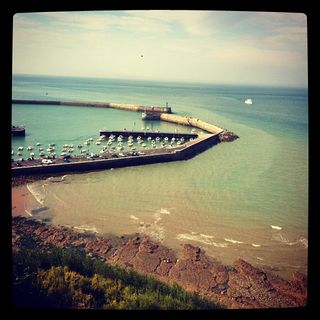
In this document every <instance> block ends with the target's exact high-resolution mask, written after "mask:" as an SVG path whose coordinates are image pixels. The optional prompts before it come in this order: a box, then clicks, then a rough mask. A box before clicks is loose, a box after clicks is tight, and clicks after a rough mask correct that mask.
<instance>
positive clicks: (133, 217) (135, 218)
mask: <svg viewBox="0 0 320 320" xmlns="http://www.w3.org/2000/svg"><path fill="white" fill-rule="evenodd" d="M130 219H133V220H139V218H138V217H136V216H134V215H131V216H130Z"/></svg>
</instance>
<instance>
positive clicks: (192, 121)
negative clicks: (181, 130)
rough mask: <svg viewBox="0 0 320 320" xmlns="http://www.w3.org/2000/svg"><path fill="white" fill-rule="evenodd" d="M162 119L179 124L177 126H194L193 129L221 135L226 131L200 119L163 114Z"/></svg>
mask: <svg viewBox="0 0 320 320" xmlns="http://www.w3.org/2000/svg"><path fill="white" fill-rule="evenodd" d="M160 119H161V120H163V121H168V122H173V123H177V124H182V125H185V126H192V127H196V128H199V129H202V130H205V131H207V132H210V133H213V134H216V133H221V132H223V131H224V130H223V129H221V128H219V127H217V126H215V125H213V124H210V123H207V122H204V121H201V120H199V119H196V118H191V117H183V116H179V115H175V114H165V113H162V114H161V115H160Z"/></svg>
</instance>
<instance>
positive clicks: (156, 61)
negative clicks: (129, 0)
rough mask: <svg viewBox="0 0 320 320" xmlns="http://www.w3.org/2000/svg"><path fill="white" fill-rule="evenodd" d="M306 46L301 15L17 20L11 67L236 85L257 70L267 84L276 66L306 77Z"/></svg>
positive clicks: (102, 14) (125, 14)
mask: <svg viewBox="0 0 320 320" xmlns="http://www.w3.org/2000/svg"><path fill="white" fill-rule="evenodd" d="M306 50H307V49H306V18H305V16H304V15H302V14H286V13H285V14H282V13H262V12H259V13H252V12H220V11H219V12H218V11H186V10H184V11H171V10H166V11H116V12H115V11H99V12H98V11H93V12H59V13H54V12H50V13H26V14H17V15H15V17H14V72H29V73H39V72H40V73H42V74H45V73H47V74H50V73H54V74H63V75H68V74H70V75H83V76H85V75H87V76H95V75H99V76H105V77H130V78H139V77H142V78H143V77H148V78H152V77H153V78H154V79H157V78H161V79H162V80H166V77H167V80H177V78H179V79H178V80H181V79H185V80H188V79H192V80H196V81H209V82H210V81H213V80H214V81H215V82H217V81H218V80H219V79H221V80H223V79H225V78H226V77H227V75H228V77H227V78H228V79H229V81H231V80H230V79H233V82H237V81H239V82H240V83H241V82H242V81H243V79H244V78H246V79H249V78H250V79H254V77H253V75H254V73H255V71H257V72H258V70H260V77H261V79H265V82H268V80H269V81H270V82H272V81H273V79H272V77H271V75H272V74H275V73H277V74H279V70H281V71H282V73H283V76H282V78H283V79H284V78H285V75H288V77H287V78H288V81H291V79H292V73H293V72H296V73H297V74H298V73H300V74H301V78H306V64H307V52H306ZM141 53H143V54H144V59H143V60H142V59H141V58H140V54H141ZM239 70H241V72H240V71H239ZM245 70H247V75H246V77H244V76H243V75H241V73H243V72H245ZM267 70H268V71H267ZM269 70H270V71H269ZM272 70H275V71H274V72H273V71H272ZM298 71H299V72H298ZM248 74H250V75H251V76H250V77H249V76H248ZM232 75H234V76H232ZM268 77H269V78H268ZM261 81H262V80H261Z"/></svg>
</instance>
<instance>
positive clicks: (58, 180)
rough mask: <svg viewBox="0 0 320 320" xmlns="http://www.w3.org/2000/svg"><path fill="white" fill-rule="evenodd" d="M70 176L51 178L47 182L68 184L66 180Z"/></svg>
mask: <svg viewBox="0 0 320 320" xmlns="http://www.w3.org/2000/svg"><path fill="white" fill-rule="evenodd" d="M68 176H70V175H69V174H65V175H64V176H62V177H49V178H48V179H47V181H50V182H66V178H67V177H68Z"/></svg>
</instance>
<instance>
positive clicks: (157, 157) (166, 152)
mask: <svg viewBox="0 0 320 320" xmlns="http://www.w3.org/2000/svg"><path fill="white" fill-rule="evenodd" d="M109 132H114V131H109ZM104 133H105V131H104ZM104 133H103V134H104ZM121 133H122V134H125V132H121ZM131 134H132V133H131ZM137 134H138V133H137ZM139 134H140V132H139ZM153 134H154V135H158V134H156V133H153ZM165 135H166V136H168V137H169V134H165ZM173 135H175V134H172V136H173ZM181 135H183V136H185V137H186V136H194V135H192V134H181ZM219 142H220V139H219V134H202V135H200V136H197V137H196V138H195V139H194V140H192V141H188V142H186V143H185V144H184V145H181V146H179V147H175V148H172V149H169V148H161V149H156V150H145V151H144V152H143V153H142V154H139V153H136V155H134V156H133V155H132V152H124V157H119V153H116V154H115V155H114V154H110V153H108V152H106V153H105V154H104V155H103V156H102V158H96V159H90V160H88V159H87V158H86V157H74V158H71V159H70V160H69V162H64V161H63V159H62V158H57V159H56V160H55V163H52V164H43V163H41V160H40V159H38V160H33V161H24V163H23V164H21V162H19V164H20V165H19V166H15V165H14V163H13V166H12V167H11V175H12V176H19V175H33V174H54V173H67V172H69V173H70V172H85V171H93V170H105V169H111V168H121V167H129V166H139V165H146V164H153V163H159V162H170V161H181V160H187V159H191V158H193V157H194V156H196V155H197V154H199V153H201V152H203V151H205V150H206V149H208V148H210V147H211V146H213V145H215V144H217V143H219Z"/></svg>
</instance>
